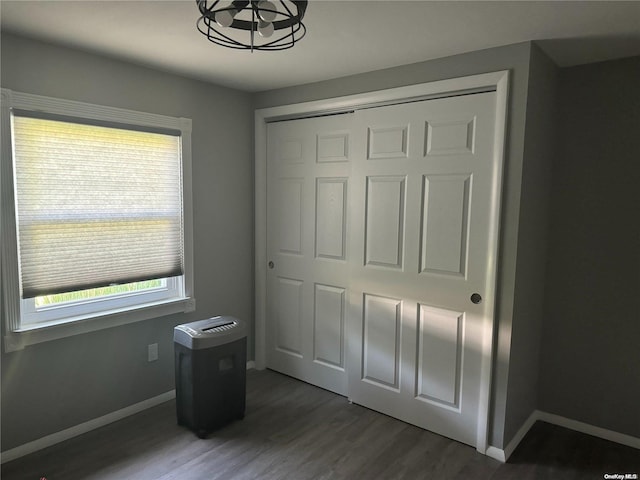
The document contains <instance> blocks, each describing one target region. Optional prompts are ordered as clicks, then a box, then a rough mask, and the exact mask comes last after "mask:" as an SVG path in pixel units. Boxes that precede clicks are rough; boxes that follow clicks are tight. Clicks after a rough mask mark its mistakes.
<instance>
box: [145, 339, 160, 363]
mask: <svg viewBox="0 0 640 480" xmlns="http://www.w3.org/2000/svg"><path fill="white" fill-rule="evenodd" d="M147 360H148V361H149V362H155V361H156V360H158V344H157V343H152V344H150V345H148V346H147Z"/></svg>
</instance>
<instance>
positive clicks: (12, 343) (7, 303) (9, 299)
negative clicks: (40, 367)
mask: <svg viewBox="0 0 640 480" xmlns="http://www.w3.org/2000/svg"><path fill="white" fill-rule="evenodd" d="M0 100H1V105H0V128H1V131H0V135H1V139H2V140H1V143H2V145H1V153H2V161H1V164H0V198H1V199H2V210H1V211H0V217H1V218H0V239H2V247H1V248H2V250H1V252H0V254H1V266H2V292H1V293H2V300H3V302H2V303H3V307H4V308H3V311H2V315H3V317H4V322H3V324H4V325H3V327H4V350H5V352H11V351H15V350H20V349H22V348H24V347H25V346H27V345H32V344H36V343H40V342H45V341H49V340H54V339H58V338H64V337H68V336H72V335H77V334H81V333H87V332H91V331H96V330H101V329H104V328H110V327H114V326H118V325H124V324H128V323H133V322H138V321H142V320H148V319H152V318H156V317H160V316H164V315H170V314H175V313H184V312H190V311H193V310H195V298H194V297H193V293H194V286H193V266H194V263H193V206H192V197H193V194H192V184H191V128H192V122H191V120H190V119H187V118H177V117H169V116H164V115H158V114H152V113H144V112H138V111H134V110H127V109H122V108H115V107H108V106H103V105H95V104H89V103H85V102H78V101H73V100H64V99H58V98H53V97H45V96H41V95H32V94H27V93H21V92H15V91H12V90H8V89H2V90H1V91H0ZM14 109H16V110H28V111H29V110H30V111H38V112H44V113H48V114H53V115H64V116H69V117H75V118H78V119H85V120H87V121H97V122H109V123H115V124H120V125H122V126H123V127H124V128H126V126H127V125H129V126H132V127H136V126H137V127H147V128H169V129H173V130H178V131H180V133H181V134H180V138H181V148H182V196H183V199H182V201H183V229H184V232H183V236H184V275H182V276H180V277H177V278H179V279H180V280H179V281H177V283H174V286H175V287H176V288H177V293H178V294H177V296H173V297H171V298H168V299H167V298H159V299H158V298H154V296H153V295H152V296H150V297H147V300H146V301H144V302H142V303H136V304H135V305H126V303H127V302H125V305H121V304H120V303H119V302H115V303H112V304H111V305H109V303H110V302H109V299H106V298H105V299H104V300H101V302H104V305H105V306H106V308H105V309H104V310H101V311H100V312H89V313H86V312H85V313H82V312H80V313H77V314H73V315H72V316H70V317H66V318H62V319H54V320H50V321H42V322H38V323H29V324H24V325H23V324H22V322H21V311H22V308H23V307H22V304H23V302H24V300H22V299H21V298H20V293H19V292H20V288H19V268H20V266H19V257H18V245H17V235H16V211H15V196H14V180H13V152H12V144H13V139H12V131H11V115H12V110H14ZM143 297H144V294H143V295H140V298H143ZM27 301H28V300H27Z"/></svg>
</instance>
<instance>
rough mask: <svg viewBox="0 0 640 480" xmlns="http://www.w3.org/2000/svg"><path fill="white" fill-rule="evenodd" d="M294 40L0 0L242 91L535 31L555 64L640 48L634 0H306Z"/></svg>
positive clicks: (150, 4) (55, 30) (145, 61)
mask: <svg viewBox="0 0 640 480" xmlns="http://www.w3.org/2000/svg"><path fill="white" fill-rule="evenodd" d="M309 3H310V4H309V8H308V9H307V13H306V16H305V24H306V26H307V32H308V33H307V35H306V37H305V38H304V39H302V41H300V43H298V44H296V46H294V47H293V48H292V49H291V50H286V51H282V52H254V53H251V52H248V51H238V50H230V49H227V48H224V47H220V46H217V45H214V44H212V43H210V42H208V41H207V40H206V38H205V37H204V36H203V35H202V34H200V33H199V32H198V31H197V30H196V28H195V23H196V20H197V18H198V10H197V6H196V2H195V1H194V0H178V1H169V0H147V1H137V0H121V1H114V0H111V1H104V0H75V1H62V0H46V1H42V0H40V1H32V0H1V1H0V15H1V28H2V29H3V31H10V32H14V33H19V34H22V35H26V36H32V37H36V38H39V39H43V40H46V41H50V42H52V43H59V44H62V45H67V46H72V47H76V48H80V49H83V50H87V51H91V52H96V53H100V54H105V55H109V56H111V57H115V58H121V59H124V60H128V61H131V62H135V63H138V64H142V65H147V66H151V67H154V68H158V69H162V70H167V71H171V72H176V73H179V74H181V75H185V76H189V77H194V78H199V79H202V80H206V81H211V82H214V83H217V84H221V85H226V86H230V87H234V88H238V89H242V90H247V91H261V90H269V89H273V88H279V87H285V86H290V85H298V84H303V83H309V82H314V81H319V80H325V79H330V78H336V77H341V76H345V75H351V74H356V73H362V72H367V71H372V70H378V69H382V68H387V67H392V66H397V65H404V64H408V63H414V62H420V61H424V60H429V59H433V58H439V57H445V56H449V55H455V54H458V53H464V52H469V51H473V50H481V49H484V48H489V47H495V46H500V45H508V44H511V43H517V42H522V41H527V40H542V41H543V42H541V45H542V47H543V48H544V49H545V50H546V51H547V53H548V54H549V55H550V56H551V57H552V58H553V59H554V60H555V62H556V63H557V64H558V65H560V66H571V65H578V64H583V63H591V62H595V61H602V60H608V59H613V58H620V57H626V56H632V55H640V1H626V2H613V1H604V2H593V1H587V2H581V1H550V2H528V1H516V2H505V1H493V2H484V1H469V2H458V1H441V2H432V1H418V0H414V1H399V0H386V1H382V0H379V1H363V0H349V1H347V0H342V1H329V0H311V1H310V2H309Z"/></svg>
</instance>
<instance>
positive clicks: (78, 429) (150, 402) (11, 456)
mask: <svg viewBox="0 0 640 480" xmlns="http://www.w3.org/2000/svg"><path fill="white" fill-rule="evenodd" d="M175 396H176V391H175V390H171V391H169V392H165V393H163V394H161V395H158V396H157V397H153V398H148V399H147V400H143V401H142V402H139V403H135V404H133V405H129V406H128V407H125V408H123V409H121V410H116V411H115V412H111V413H108V414H106V415H104V416H102V417H98V418H94V419H92V420H89V421H88V422H84V423H81V424H79V425H75V426H73V427H70V428H67V429H65V430H61V431H59V432H56V433H52V434H51V435H47V436H46V437H42V438H39V439H37V440H34V441H32V442H28V443H25V444H23V445H20V446H19V447H16V448H12V449H11V450H7V451H6V452H2V454H1V455H2V457H1V458H0V463H6V462H10V461H11V460H15V459H16V458H20V457H24V456H25V455H28V454H30V453H33V452H37V451H38V450H42V449H43V448H47V447H51V446H52V445H55V444H56V443H60V442H64V441H65V440H69V439H71V438H73V437H77V436H78V435H82V434H83V433H87V432H90V431H91V430H95V429H96V428H100V427H104V426H105V425H108V424H110V423H113V422H117V421H118V420H121V419H123V418H125V417H128V416H130V415H134V414H136V413H138V412H141V411H143V410H146V409H148V408H151V407H155V406H156V405H160V404H161V403H164V402H168V401H169V400H171V399H173V398H175Z"/></svg>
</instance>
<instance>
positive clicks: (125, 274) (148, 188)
mask: <svg viewBox="0 0 640 480" xmlns="http://www.w3.org/2000/svg"><path fill="white" fill-rule="evenodd" d="M12 128H13V140H14V141H13V149H14V151H13V158H14V175H15V195H16V215H17V226H18V247H19V256H20V286H21V295H22V297H23V298H32V297H35V296H39V295H45V294H53V293H61V292H68V291H74V290H82V289H87V288H94V287H99V286H105V285H111V284H121V283H129V282H135V281H140V280H150V279H155V278H165V277H172V276H177V275H182V274H183V273H184V259H183V257H184V254H183V243H184V239H183V218H182V211H183V209H182V176H181V172H182V170H181V145H180V141H181V139H180V136H179V135H180V133H179V132H172V131H160V130H158V131H149V130H147V131H145V130H143V129H139V128H129V127H124V126H114V125H105V124H102V125H100V124H96V125H94V124H88V123H86V122H83V121H81V120H79V121H76V120H70V119H68V118H62V119H61V118H56V117H51V116H46V117H41V116H39V115H38V114H33V113H30V112H24V113H21V112H19V111H15V112H14V115H13V125H12Z"/></svg>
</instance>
